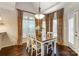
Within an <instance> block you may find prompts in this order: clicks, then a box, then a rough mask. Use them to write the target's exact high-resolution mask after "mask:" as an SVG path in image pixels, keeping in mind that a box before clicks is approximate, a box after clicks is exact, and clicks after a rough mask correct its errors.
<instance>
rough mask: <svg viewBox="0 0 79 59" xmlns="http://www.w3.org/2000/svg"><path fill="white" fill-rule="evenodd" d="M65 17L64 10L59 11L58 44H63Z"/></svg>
mask: <svg viewBox="0 0 79 59" xmlns="http://www.w3.org/2000/svg"><path fill="white" fill-rule="evenodd" d="M63 15H64V9H60V10H58V11H57V42H58V44H61V45H62V44H63Z"/></svg>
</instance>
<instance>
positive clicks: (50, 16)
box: [49, 12, 54, 37]
mask: <svg viewBox="0 0 79 59" xmlns="http://www.w3.org/2000/svg"><path fill="white" fill-rule="evenodd" d="M53 19H54V12H53V13H51V14H49V21H50V23H49V24H50V32H53ZM52 36H53V35H50V37H52Z"/></svg>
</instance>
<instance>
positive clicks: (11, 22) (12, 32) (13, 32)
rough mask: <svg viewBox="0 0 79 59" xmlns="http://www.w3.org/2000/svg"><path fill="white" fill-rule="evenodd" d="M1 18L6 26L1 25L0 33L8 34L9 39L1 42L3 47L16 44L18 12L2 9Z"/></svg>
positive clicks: (0, 11) (0, 9) (0, 10)
mask: <svg viewBox="0 0 79 59" xmlns="http://www.w3.org/2000/svg"><path fill="white" fill-rule="evenodd" d="M0 16H1V17H2V22H3V23H4V25H0V33H1V32H7V34H8V37H9V39H6V38H5V39H4V40H1V43H0V44H1V47H7V46H11V45H15V44H16V40H17V33H18V32H17V30H18V29H17V11H16V10H11V11H10V10H7V9H2V8H0Z"/></svg>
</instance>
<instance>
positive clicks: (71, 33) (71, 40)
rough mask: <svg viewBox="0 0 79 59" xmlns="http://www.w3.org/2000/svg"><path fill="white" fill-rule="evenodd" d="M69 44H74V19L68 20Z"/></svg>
mask: <svg viewBox="0 0 79 59" xmlns="http://www.w3.org/2000/svg"><path fill="white" fill-rule="evenodd" d="M68 24H69V25H68V29H69V32H68V33H69V40H68V41H69V43H71V44H74V17H71V18H69V19H68Z"/></svg>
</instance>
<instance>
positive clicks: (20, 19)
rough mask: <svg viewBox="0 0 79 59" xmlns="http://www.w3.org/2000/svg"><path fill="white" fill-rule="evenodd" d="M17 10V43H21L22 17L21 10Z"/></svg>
mask: <svg viewBox="0 0 79 59" xmlns="http://www.w3.org/2000/svg"><path fill="white" fill-rule="evenodd" d="M17 12H18V40H17V45H21V44H22V19H23V12H22V11H21V10H17Z"/></svg>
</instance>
